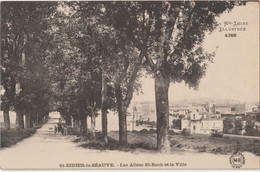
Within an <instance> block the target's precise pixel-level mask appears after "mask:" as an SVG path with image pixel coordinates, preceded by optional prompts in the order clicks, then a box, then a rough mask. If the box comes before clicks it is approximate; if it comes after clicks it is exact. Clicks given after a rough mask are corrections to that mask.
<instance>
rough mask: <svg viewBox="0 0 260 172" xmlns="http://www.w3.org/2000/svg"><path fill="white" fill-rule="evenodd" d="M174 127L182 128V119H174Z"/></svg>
mask: <svg viewBox="0 0 260 172" xmlns="http://www.w3.org/2000/svg"><path fill="white" fill-rule="evenodd" d="M172 128H175V129H179V130H180V129H181V119H174V120H173V121H172Z"/></svg>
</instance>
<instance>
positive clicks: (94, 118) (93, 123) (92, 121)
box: [91, 108, 96, 137]
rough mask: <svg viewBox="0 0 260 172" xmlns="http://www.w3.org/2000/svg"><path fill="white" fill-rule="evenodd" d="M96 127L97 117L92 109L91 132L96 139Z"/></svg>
mask: <svg viewBox="0 0 260 172" xmlns="http://www.w3.org/2000/svg"><path fill="white" fill-rule="evenodd" d="M95 125H96V116H95V112H94V109H93V108H91V131H92V135H93V136H94V137H95Z"/></svg>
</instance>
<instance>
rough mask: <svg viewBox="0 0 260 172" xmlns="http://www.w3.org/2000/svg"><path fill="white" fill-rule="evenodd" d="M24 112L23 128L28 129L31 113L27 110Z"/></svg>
mask: <svg viewBox="0 0 260 172" xmlns="http://www.w3.org/2000/svg"><path fill="white" fill-rule="evenodd" d="M24 112H25V128H26V129H27V128H30V127H31V126H30V125H31V113H30V112H29V111H27V110H25V111H24Z"/></svg>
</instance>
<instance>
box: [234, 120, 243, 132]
mask: <svg viewBox="0 0 260 172" xmlns="http://www.w3.org/2000/svg"><path fill="white" fill-rule="evenodd" d="M234 124H235V127H234V130H233V133H234V134H238V135H239V134H241V131H242V129H243V124H242V120H240V119H236V120H235V122H234Z"/></svg>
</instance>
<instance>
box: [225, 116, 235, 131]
mask: <svg viewBox="0 0 260 172" xmlns="http://www.w3.org/2000/svg"><path fill="white" fill-rule="evenodd" d="M233 127H234V126H233V120H232V119H230V118H226V119H224V120H223V131H224V133H226V134H228V133H230V130H231V129H232V128H233Z"/></svg>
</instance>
